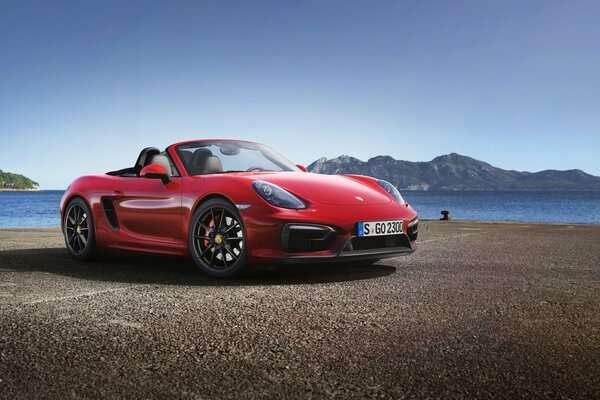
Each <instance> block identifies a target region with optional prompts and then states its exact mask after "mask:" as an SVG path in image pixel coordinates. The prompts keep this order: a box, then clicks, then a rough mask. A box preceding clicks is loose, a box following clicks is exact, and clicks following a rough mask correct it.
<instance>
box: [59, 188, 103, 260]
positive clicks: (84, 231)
mask: <svg viewBox="0 0 600 400" xmlns="http://www.w3.org/2000/svg"><path fill="white" fill-rule="evenodd" d="M65 210H66V211H65V215H64V218H63V235H64V237H65V245H66V246H67V251H68V252H69V254H70V255H71V257H73V258H74V259H76V260H80V261H88V260H92V259H93V258H94V256H95V255H96V231H95V229H94V219H93V217H92V213H91V212H90V208H89V207H88V205H87V203H86V202H85V201H84V200H83V199H82V198H80V197H76V198H74V199H73V200H71V201H70V202H69V204H68V205H67V207H66V209H65Z"/></svg>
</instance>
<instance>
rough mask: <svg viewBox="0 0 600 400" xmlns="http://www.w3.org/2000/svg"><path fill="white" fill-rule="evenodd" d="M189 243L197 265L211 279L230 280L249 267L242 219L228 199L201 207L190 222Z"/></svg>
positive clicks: (209, 201) (207, 202)
mask: <svg viewBox="0 0 600 400" xmlns="http://www.w3.org/2000/svg"><path fill="white" fill-rule="evenodd" d="M188 241H189V247H190V253H191V256H192V259H193V260H194V264H196V266H197V267H198V269H200V270H201V271H202V272H205V273H207V274H209V275H211V276H214V277H218V278H229V277H232V276H235V275H239V274H240V273H242V272H243V271H244V270H245V269H246V267H247V264H248V262H247V259H246V236H245V233H244V226H243V224H242V218H241V217H240V214H239V213H238V211H237V209H236V208H235V206H234V205H233V204H231V203H230V202H228V201H226V200H224V199H210V200H208V201H206V202H205V203H203V204H202V205H201V206H200V207H198V209H197V210H196V212H195V213H194V215H193V217H192V220H191V222H190V230H189V238H188Z"/></svg>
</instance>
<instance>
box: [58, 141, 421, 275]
mask: <svg viewBox="0 0 600 400" xmlns="http://www.w3.org/2000/svg"><path fill="white" fill-rule="evenodd" d="M60 207H61V215H62V230H63V233H64V237H65V243H66V246H67V249H68V251H69V253H70V254H71V255H72V256H73V257H74V258H75V259H78V260H86V259H89V258H91V257H93V256H94V254H95V253H96V252H97V251H101V250H104V249H119V250H133V251H144V252H153V253H161V254H172V255H178V256H191V257H192V259H193V261H194V263H195V264H196V266H197V267H198V268H199V269H200V270H202V271H204V272H206V273H207V274H210V275H212V276H216V277H230V276H233V275H236V274H239V273H240V272H242V271H243V270H244V269H245V268H246V267H247V266H249V265H255V264H281V263H283V264H291V263H314V262H327V263H329V262H334V261H344V262H360V263H369V264H370V263H373V262H375V261H377V260H379V259H382V258H386V257H395V256H398V255H402V254H407V253H411V252H413V251H414V250H415V248H416V247H415V240H416V239H417V224H418V219H417V214H416V212H415V211H414V210H413V209H412V208H411V207H410V206H409V205H408V204H407V203H406V202H405V201H404V199H403V198H402V196H401V195H400V193H399V192H398V190H397V189H396V188H395V187H394V186H393V185H391V184H390V183H388V182H385V181H382V180H378V179H374V178H370V177H367V176H359V175H319V174H313V173H308V172H307V171H306V168H304V167H302V166H300V165H294V164H293V163H291V162H290V161H288V160H287V159H285V158H284V157H282V156H281V155H279V154H278V153H276V152H275V151H273V150H271V149H269V148H268V147H266V146H264V145H262V144H258V143H253V142H247V141H241V140H223V139H216V140H195V141H189V142H182V143H176V144H173V145H171V146H169V147H168V148H167V149H166V150H165V151H162V152H161V151H160V150H158V149H157V148H154V147H149V148H146V149H144V150H142V152H141V153H140V155H139V157H138V158H137V161H136V162H135V165H134V166H133V167H131V168H125V169H122V170H119V171H113V172H108V173H106V174H104V175H94V176H84V177H81V178H78V179H76V180H75V181H74V182H73V183H71V185H70V186H69V188H68V189H67V191H66V192H65V194H64V196H63V198H62V200H61V205H60Z"/></svg>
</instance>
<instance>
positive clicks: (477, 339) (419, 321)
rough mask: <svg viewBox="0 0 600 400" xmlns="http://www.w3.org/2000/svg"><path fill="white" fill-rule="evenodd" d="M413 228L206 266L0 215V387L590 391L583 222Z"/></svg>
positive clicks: (596, 337)
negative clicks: (221, 271) (371, 240)
mask: <svg viewBox="0 0 600 400" xmlns="http://www.w3.org/2000/svg"><path fill="white" fill-rule="evenodd" d="M420 239H421V244H420V248H419V250H418V252H417V253H415V254H414V255H411V256H408V257H404V258H396V259H391V260H387V261H382V262H380V263H378V264H377V265H374V266H372V267H367V268H359V267H345V266H326V267H319V268H315V267H305V268H301V267H297V268H295V269H293V270H284V271H274V272H261V273H260V274H258V275H255V276H252V277H250V278H246V279H243V280H235V281H219V280H213V279H210V278H208V277H206V276H204V275H202V274H200V273H196V272H195V270H193V269H192V266H191V262H190V261H186V260H181V259H173V258H156V257H139V256H123V255H120V256H112V257H110V258H108V259H105V260H103V261H100V262H95V263H79V262H75V261H73V260H71V259H70V258H69V257H68V255H67V253H66V251H65V250H64V249H63V243H62V239H61V237H60V233H59V232H58V231H55V230H35V231H32V230H29V231H23V230H0V398H5V399H17V398H90V397H92V398H96V397H103V398H107V397H121V398H122V397H134V398H155V397H161V398H165V397H173V398H206V399H209V398H227V397H229V398H236V399H238V398H256V397H259V396H261V397H270V398H290V397H295V398H330V397H338V398H422V397H428V398H436V397H437V398H467V397H469V398H473V397H477V398H489V397H494V398H515V397H525V398H532V397H535V398H599V397H600V373H599V372H598V371H600V226H596V227H593V226H565V225H562V226H561V225H526V224H487V223H462V222H448V223H446V222H426V223H423V224H422V226H421V232H420Z"/></svg>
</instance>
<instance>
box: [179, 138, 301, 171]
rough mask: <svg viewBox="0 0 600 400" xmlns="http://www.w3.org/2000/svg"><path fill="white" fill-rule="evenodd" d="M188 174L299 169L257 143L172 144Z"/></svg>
mask: <svg viewBox="0 0 600 400" xmlns="http://www.w3.org/2000/svg"><path fill="white" fill-rule="evenodd" d="M175 150H176V151H177V154H178V155H179V158H180V159H181V161H182V162H183V165H184V166H185V169H186V171H187V172H188V174H189V175H206V174H219V173H225V172H257V171H300V169H299V168H298V167H296V166H295V165H294V164H293V163H291V162H290V161H288V160H287V159H285V157H283V156H282V155H280V154H278V153H276V152H275V151H273V150H271V149H269V148H268V147H267V146H264V145H262V144H259V143H250V142H236V141H225V140H224V141H214V142H193V143H186V144H182V145H179V146H177V147H176V148H175Z"/></svg>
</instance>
